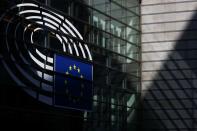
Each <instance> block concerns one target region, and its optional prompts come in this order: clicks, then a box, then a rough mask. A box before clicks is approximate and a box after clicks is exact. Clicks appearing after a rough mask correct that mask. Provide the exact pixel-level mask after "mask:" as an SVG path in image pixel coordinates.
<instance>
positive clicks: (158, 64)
mask: <svg viewBox="0 0 197 131" xmlns="http://www.w3.org/2000/svg"><path fill="white" fill-rule="evenodd" d="M196 8H197V1H196V0H142V4H141V17H142V21H141V24H142V98H143V104H142V105H143V122H142V123H143V124H142V130H145V131H154V130H155V131H195V130H196V60H197V57H196V53H197V51H196V38H197V37H196V27H197V26H196V13H197V12H196Z"/></svg>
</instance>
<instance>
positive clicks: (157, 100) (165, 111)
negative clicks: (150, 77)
mask: <svg viewBox="0 0 197 131" xmlns="http://www.w3.org/2000/svg"><path fill="white" fill-rule="evenodd" d="M157 86H158V85H157ZM158 87H159V86H158ZM160 93H161V94H163V96H164V97H165V98H166V102H168V103H169V104H170V106H171V107H172V109H175V107H174V105H173V104H172V102H171V101H170V99H169V98H168V97H167V96H166V94H165V93H163V92H162V91H161V90H160ZM151 94H152V96H154V99H155V101H156V102H157V103H158V104H159V105H160V106H161V107H162V108H163V110H162V111H163V112H164V113H165V114H166V115H167V117H168V118H169V120H170V121H171V122H172V123H173V124H174V125H175V127H177V128H178V126H177V125H176V123H175V122H174V121H173V119H172V118H171V117H170V115H169V114H168V112H167V110H165V108H164V106H163V105H162V103H161V100H160V99H158V98H157V96H156V95H155V94H154V93H153V92H152V91H151ZM181 105H182V104H181ZM174 111H175V112H176V114H177V115H178V116H179V117H180V118H181V120H182V122H183V123H184V124H185V125H186V126H187V127H188V125H187V123H185V121H184V120H183V118H182V117H181V114H180V113H179V112H178V111H177V110H174ZM188 128H189V127H188Z"/></svg>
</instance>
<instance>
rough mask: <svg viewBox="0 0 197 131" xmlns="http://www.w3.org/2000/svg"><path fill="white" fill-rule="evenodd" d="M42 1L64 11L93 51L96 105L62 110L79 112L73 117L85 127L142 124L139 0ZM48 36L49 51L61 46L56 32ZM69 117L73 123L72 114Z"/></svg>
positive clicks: (108, 129)
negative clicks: (139, 116) (140, 104)
mask: <svg viewBox="0 0 197 131" xmlns="http://www.w3.org/2000/svg"><path fill="white" fill-rule="evenodd" d="M10 1H12V0H10ZM21 2H22V1H21ZM37 2H40V3H41V4H43V5H45V6H49V7H50V8H51V9H54V10H56V11H58V12H60V13H61V14H64V15H65V17H66V18H67V19H68V20H69V21H70V22H71V23H72V24H73V25H74V26H75V27H76V28H77V30H78V31H79V32H80V34H82V37H83V40H84V43H86V44H87V45H88V46H89V47H90V49H91V53H92V55H93V65H94V76H93V79H94V81H93V87H94V91H93V98H92V100H93V109H92V111H89V112H83V111H76V112H74V113H73V112H72V113H71V114H69V113H70V112H69V110H66V111H65V112H64V111H63V110H61V113H63V114H64V116H65V117H66V116H68V115H69V116H70V117H74V118H75V119H73V120H72V121H74V120H76V119H79V121H80V122H78V124H80V126H79V127H80V128H83V129H81V130H83V131H130V130H137V126H138V124H137V121H138V113H137V110H138V102H139V98H140V97H139V96H140V88H141V87H140V80H141V76H140V68H141V67H140V58H141V56H140V48H141V47H140V11H139V7H140V5H139V0H40V1H39V0H38V1H37ZM45 37H48V39H47V46H46V45H45V47H44V48H46V50H45V51H46V52H48V54H50V51H53V50H58V47H57V46H54V45H55V44H54V43H55V42H57V41H55V40H54V39H53V37H52V36H51V37H50V36H46V35H45ZM68 37H69V36H68ZM38 42H39V40H38ZM45 43H46V42H45ZM46 54H47V53H46ZM43 63H45V62H43ZM51 74H53V72H51ZM38 99H39V98H38ZM49 112H50V111H49ZM55 112H56V111H55ZM57 112H58V111H57ZM61 113H59V112H58V114H61ZM46 114H47V113H45V115H46ZM57 116H58V115H57ZM48 118H49V117H48ZM50 119H51V120H50ZM52 119H53V117H51V118H49V119H48V121H53V120H52ZM62 120H63V121H64V119H62ZM66 121H68V123H71V122H69V120H68V119H66ZM54 123H55V122H54ZM68 123H66V122H65V123H64V122H63V124H64V125H65V128H64V129H66V130H67V129H68V131H71V128H66V124H68ZM56 124H57V123H56ZM57 125H58V124H57ZM49 126H50V125H49ZM76 126H78V125H76ZM54 129H55V127H54ZM59 129H63V128H60V127H59Z"/></svg>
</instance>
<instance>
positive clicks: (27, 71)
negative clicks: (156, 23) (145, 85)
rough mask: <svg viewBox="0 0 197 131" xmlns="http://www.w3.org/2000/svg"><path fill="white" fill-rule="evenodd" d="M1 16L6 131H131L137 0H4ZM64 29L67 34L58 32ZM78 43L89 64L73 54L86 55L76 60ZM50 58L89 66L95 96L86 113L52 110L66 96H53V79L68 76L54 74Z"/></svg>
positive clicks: (137, 66) (137, 69) (136, 94)
mask: <svg viewBox="0 0 197 131" xmlns="http://www.w3.org/2000/svg"><path fill="white" fill-rule="evenodd" d="M36 9H38V10H36ZM0 13H1V17H0V20H1V21H0V23H1V24H0V30H1V32H0V35H1V50H0V59H1V61H0V62H1V68H0V72H1V75H0V79H1V82H0V87H1V89H0V90H1V91H0V119H1V121H2V122H3V123H2V125H3V126H5V128H6V129H11V128H14V129H17V130H18V129H19V130H23V129H24V130H43V129H44V130H51V131H52V130H61V131H75V130H84V131H129V130H137V127H138V120H139V118H140V117H138V104H139V101H140V89H141V82H140V81H141V62H140V59H141V55H140V54H141V53H140V50H141V45H140V4H139V1H138V0H84V1H82V0H38V1H32V0H15V1H14V0H2V1H1V2H0ZM54 16H56V17H57V18H58V19H57V18H54ZM61 18H62V20H61V21H60V22H59V19H61ZM37 19H39V21H38V20H37ZM52 20H54V21H56V23H57V22H59V25H57V24H56V23H54V22H53V21H52ZM64 22H66V23H65V25H67V26H65V28H66V29H65V30H66V31H67V32H66V31H65V30H63V27H61V25H64ZM41 23H42V24H41ZM56 25H57V26H56ZM68 32H69V33H68ZM73 32H74V33H73ZM77 36H78V38H76V37H77ZM63 40H65V41H66V42H65V45H66V46H65V47H64V43H63V42H62V41H63ZM80 43H81V44H82V46H83V45H84V47H85V49H86V50H87V51H88V49H87V47H86V46H85V45H87V46H88V47H89V49H90V52H91V56H92V59H91V57H89V58H90V59H89V60H87V59H83V58H81V57H80V55H78V54H80V53H81V54H82V55H83V56H85V55H86V56H88V55H89V56H90V53H89V54H88V53H86V52H85V53H84V52H83V51H81V52H79V53H77V51H76V50H77V49H76V48H77V47H75V46H77V44H78V45H80ZM75 44H76V45H75ZM79 48H81V47H80V46H79ZM72 49H73V50H74V49H75V51H76V52H75V53H72ZM34 50H35V52H34V54H33V53H31V52H33V51H34ZM66 50H68V52H66ZM40 52H42V53H40ZM73 52H74V51H73ZM25 53H27V54H25ZM36 53H37V54H36ZM23 54H25V55H23ZM39 54H40V55H39ZM43 54H44V55H43ZM53 54H61V55H62V56H68V57H72V58H73V59H76V60H80V61H82V62H84V63H91V64H92V65H93V82H92V85H93V93H92V97H91V98H89V99H88V100H87V101H91V103H92V106H91V109H90V110H88V111H86V110H80V107H79V108H78V109H79V110H78V109H77V110H76V109H70V108H61V107H56V101H55V100H54V99H53V98H54V97H56V96H61V97H62V98H63V100H64V99H65V98H68V99H70V97H64V96H63V95H64V90H63V91H62V92H56V91H55V89H56V86H55V84H54V81H55V79H56V77H57V76H58V75H62V76H63V77H67V76H66V75H67V74H68V73H67V72H65V73H66V75H65V74H58V72H57V71H56V70H55V67H53V68H52V66H54V65H53V64H52V63H53V62H55V60H54V61H50V60H51V59H52V58H51V56H52V55H53ZM42 56H43V57H42ZM38 57H40V58H38ZM31 59H33V60H34V62H36V64H34V63H33V62H30V61H31ZM38 61H40V64H38V63H39V62H38ZM38 65H39V66H40V67H38ZM73 68H75V67H74V66H73ZM50 69H52V70H50ZM78 72H80V70H78ZM68 77H71V76H68ZM82 77H83V76H82V75H81V78H82ZM50 78H51V81H49V80H50ZM71 78H72V77H71ZM82 81H83V80H82ZM66 82H69V81H64V83H66ZM36 84H37V85H38V86H37V87H36ZM70 90H71V91H72V89H70ZM65 92H67V90H65ZM66 95H68V96H69V93H68V94H66ZM71 97H72V95H71ZM71 99H72V98H71ZM77 100H79V101H80V98H78V96H76V98H75V99H74V98H73V99H72V104H71V106H73V103H76V101H77ZM68 103H69V102H68ZM68 103H67V104H68ZM81 106H82V105H81ZM76 107H77V106H76ZM139 116H140V115H139Z"/></svg>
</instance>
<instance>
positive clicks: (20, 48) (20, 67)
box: [0, 3, 92, 105]
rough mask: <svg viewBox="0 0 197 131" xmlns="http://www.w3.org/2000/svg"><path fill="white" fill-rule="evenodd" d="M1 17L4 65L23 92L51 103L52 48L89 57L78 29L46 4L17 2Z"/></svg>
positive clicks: (52, 85)
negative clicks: (3, 34) (3, 33)
mask: <svg viewBox="0 0 197 131" xmlns="http://www.w3.org/2000/svg"><path fill="white" fill-rule="evenodd" d="M0 20H1V24H2V26H1V31H3V32H5V37H4V38H3V42H2V43H3V44H2V45H1V52H2V55H3V57H5V59H4V60H3V61H2V63H3V66H4V68H5V69H6V71H7V72H8V73H9V75H10V76H11V77H12V79H13V80H14V81H15V82H16V83H17V84H18V85H19V86H22V87H24V88H23V89H24V91H25V92H26V93H28V94H29V95H30V96H32V97H34V98H36V99H38V100H39V101H41V102H44V103H46V104H49V105H52V104H53V99H54V98H53V97H54V95H53V92H54V89H53V88H54V52H56V51H57V52H61V53H66V54H70V55H73V56H77V57H80V58H83V59H85V60H89V61H92V56H91V53H90V50H89V48H88V46H87V44H85V43H84V42H83V38H82V36H81V34H80V33H79V31H78V30H77V29H76V28H75V27H74V25H73V24H72V23H71V22H70V21H69V20H68V19H67V18H66V17H64V16H63V15H61V14H59V13H57V12H55V11H53V10H52V9H49V8H48V7H45V6H42V5H39V4H37V3H21V4H17V5H15V6H13V7H11V8H10V9H9V10H7V11H6V12H5V13H4V14H3V15H2V16H1V17H0ZM49 48H52V50H51V51H49V50H50V49H49ZM54 50H55V51H54ZM74 68H75V67H74ZM76 71H78V68H76Z"/></svg>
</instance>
